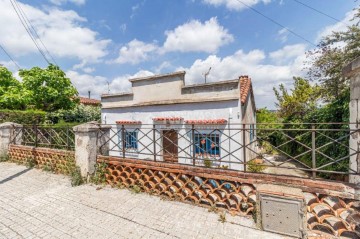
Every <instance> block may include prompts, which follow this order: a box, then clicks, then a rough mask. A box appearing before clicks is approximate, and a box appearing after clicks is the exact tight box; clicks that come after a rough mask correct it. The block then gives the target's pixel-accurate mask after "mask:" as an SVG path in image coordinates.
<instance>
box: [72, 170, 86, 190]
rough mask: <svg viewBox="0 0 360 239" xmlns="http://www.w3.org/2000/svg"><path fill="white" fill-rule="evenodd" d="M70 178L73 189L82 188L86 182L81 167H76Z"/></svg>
mask: <svg viewBox="0 0 360 239" xmlns="http://www.w3.org/2000/svg"><path fill="white" fill-rule="evenodd" d="M70 177H71V186H73V187H76V186H80V185H81V184H83V183H84V182H85V180H84V178H83V177H82V176H81V171H80V168H79V167H75V168H74V169H73V170H72V171H71V173H70Z"/></svg>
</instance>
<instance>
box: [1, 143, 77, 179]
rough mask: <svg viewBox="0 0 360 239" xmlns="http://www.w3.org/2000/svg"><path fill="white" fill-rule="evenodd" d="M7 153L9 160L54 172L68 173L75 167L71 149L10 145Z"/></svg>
mask: <svg viewBox="0 0 360 239" xmlns="http://www.w3.org/2000/svg"><path fill="white" fill-rule="evenodd" d="M8 154H9V157H10V160H11V161H13V162H15V163H19V164H25V165H28V166H34V167H37V168H40V169H43V170H47V171H53V172H55V173H62V174H70V172H71V171H72V170H73V169H74V167H75V154H74V152H73V151H66V150H59V149H48V148H35V147H32V146H24V145H10V146H9V153H8Z"/></svg>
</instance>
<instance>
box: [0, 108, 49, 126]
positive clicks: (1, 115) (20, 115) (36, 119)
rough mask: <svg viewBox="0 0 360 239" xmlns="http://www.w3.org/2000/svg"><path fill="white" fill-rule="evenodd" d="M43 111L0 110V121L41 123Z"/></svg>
mask: <svg viewBox="0 0 360 239" xmlns="http://www.w3.org/2000/svg"><path fill="white" fill-rule="evenodd" d="M45 115H46V113H45V112H44V111H39V110H24V111H22V110H0V123H4V122H14V123H18V124H34V123H37V124H42V123H44V122H45Z"/></svg>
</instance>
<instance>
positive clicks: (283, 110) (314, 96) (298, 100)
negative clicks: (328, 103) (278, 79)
mask: <svg viewBox="0 0 360 239" xmlns="http://www.w3.org/2000/svg"><path fill="white" fill-rule="evenodd" d="M273 90H274V92H275V95H276V98H277V100H278V103H276V106H277V107H278V108H279V110H278V114H279V116H280V117H281V118H283V119H284V121H288V122H289V121H292V120H296V119H303V117H304V116H305V115H306V114H308V113H309V112H311V111H313V110H315V109H316V107H317V105H318V102H319V99H320V87H319V86H318V85H317V84H315V85H311V84H310V82H309V81H308V80H306V79H303V78H301V77H294V88H293V89H292V90H291V93H289V92H288V90H287V89H286V88H285V86H284V85H283V84H280V86H279V90H278V89H276V88H275V87H274V89H273Z"/></svg>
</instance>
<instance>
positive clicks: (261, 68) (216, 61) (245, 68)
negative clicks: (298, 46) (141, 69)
mask: <svg viewBox="0 0 360 239" xmlns="http://www.w3.org/2000/svg"><path fill="white" fill-rule="evenodd" d="M285 48H286V47H284V48H283V49H280V50H279V51H278V52H285V51H286V50H285ZM294 52H296V53H297V55H296V54H292V53H291V54H290V56H291V57H290V56H285V57H287V58H288V61H286V63H284V64H280V65H274V64H270V63H266V62H267V60H268V57H267V56H266V54H265V53H264V52H263V51H261V50H252V51H250V52H247V53H246V52H244V51H242V50H239V51H237V52H235V53H234V54H233V55H230V56H227V57H224V58H221V57H218V56H216V55H210V56H208V57H207V58H206V59H198V60H196V61H195V62H194V63H193V64H192V65H191V66H190V67H188V68H184V67H179V68H178V69H177V70H185V71H186V77H185V80H186V83H187V84H194V83H203V82H204V76H203V73H204V72H206V71H207V70H208V69H209V67H212V69H211V72H210V75H209V76H208V77H207V80H208V81H209V82H215V81H220V80H231V79H237V78H238V77H239V76H241V75H249V76H250V77H251V78H252V81H253V86H254V93H255V101H256V105H257V106H258V107H264V106H267V107H269V108H272V109H273V108H274V107H275V104H274V102H275V96H274V93H273V90H272V88H273V87H274V86H276V87H277V86H278V85H279V84H280V83H283V84H285V86H287V87H289V86H291V85H292V77H293V76H302V75H304V73H303V72H302V69H303V60H304V59H305V52H300V51H294ZM278 54H279V53H278ZM276 55H277V54H275V56H276Z"/></svg>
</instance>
